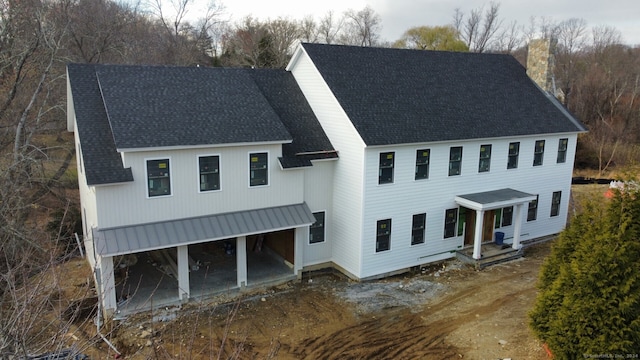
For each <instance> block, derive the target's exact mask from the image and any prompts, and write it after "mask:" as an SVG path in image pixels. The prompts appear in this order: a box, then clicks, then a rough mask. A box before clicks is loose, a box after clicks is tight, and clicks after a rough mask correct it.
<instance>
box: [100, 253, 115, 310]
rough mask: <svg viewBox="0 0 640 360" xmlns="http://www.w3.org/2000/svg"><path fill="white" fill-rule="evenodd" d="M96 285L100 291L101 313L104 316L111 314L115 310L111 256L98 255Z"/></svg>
mask: <svg viewBox="0 0 640 360" xmlns="http://www.w3.org/2000/svg"><path fill="white" fill-rule="evenodd" d="M96 278H97V280H98V287H99V291H100V293H99V294H98V296H99V299H98V301H100V302H101V303H102V308H103V311H104V313H103V315H104V316H105V317H110V316H112V315H113V314H114V313H115V311H116V310H117V307H118V304H117V301H116V285H115V280H114V272H113V256H104V257H99V258H98V261H97V274H96Z"/></svg>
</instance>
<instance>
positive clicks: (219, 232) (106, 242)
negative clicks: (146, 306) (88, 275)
mask: <svg viewBox="0 0 640 360" xmlns="http://www.w3.org/2000/svg"><path fill="white" fill-rule="evenodd" d="M314 222H315V218H314V216H313V213H312V212H311V210H309V207H308V206H307V204H306V203H302V204H295V205H284V206H277V207H270V208H264V209H254V210H245V211H237V212H231V213H225V214H216V215H209V216H201V217H195V218H187V219H179V220H170V221H164V222H157V223H149V224H139V225H131V226H123V227H117V228H109V229H93V241H94V246H95V249H96V252H97V254H98V255H100V256H116V255H124V254H132V253H138V252H143V251H151V250H159V249H165V248H171V247H176V246H184V245H190V244H197V243H202V242H207V241H215V240H222V239H228V238H234V237H238V236H247V235H254V234H261V233H265V232H273V231H279V230H286V229H292V228H296V227H301V226H308V225H311V224H313V223H314Z"/></svg>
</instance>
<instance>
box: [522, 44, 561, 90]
mask: <svg viewBox="0 0 640 360" xmlns="http://www.w3.org/2000/svg"><path fill="white" fill-rule="evenodd" d="M557 44H558V41H557V40H556V39H535V40H531V42H530V43H529V53H528V54H527V75H529V77H530V78H531V80H533V81H535V82H536V84H538V86H540V87H541V88H542V89H543V90H544V91H547V92H549V93H551V94H552V95H554V96H557V95H558V94H557V91H556V84H555V79H554V77H553V72H554V70H555V56H554V53H555V50H556V45H557Z"/></svg>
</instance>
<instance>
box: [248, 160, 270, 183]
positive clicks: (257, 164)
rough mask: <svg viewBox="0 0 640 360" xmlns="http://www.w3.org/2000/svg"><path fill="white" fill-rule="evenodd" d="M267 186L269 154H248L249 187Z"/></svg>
mask: <svg viewBox="0 0 640 360" xmlns="http://www.w3.org/2000/svg"><path fill="white" fill-rule="evenodd" d="M263 185H269V154H267V153H266V152H262V153H250V154H249V186H263Z"/></svg>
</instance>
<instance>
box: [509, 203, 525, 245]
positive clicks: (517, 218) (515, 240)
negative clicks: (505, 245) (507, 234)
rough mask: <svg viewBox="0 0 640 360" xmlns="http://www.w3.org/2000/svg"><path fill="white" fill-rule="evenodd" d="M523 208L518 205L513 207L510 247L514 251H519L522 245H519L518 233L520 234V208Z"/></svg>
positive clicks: (521, 205)
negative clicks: (511, 241)
mask: <svg viewBox="0 0 640 360" xmlns="http://www.w3.org/2000/svg"><path fill="white" fill-rule="evenodd" d="M523 207H524V204H518V205H516V206H515V209H514V214H513V217H514V219H513V220H514V221H515V224H514V226H513V245H512V246H511V247H512V248H514V249H516V250H520V248H521V247H522V245H520V233H521V232H522V221H523V220H522V213H523V211H522V208H523Z"/></svg>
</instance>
